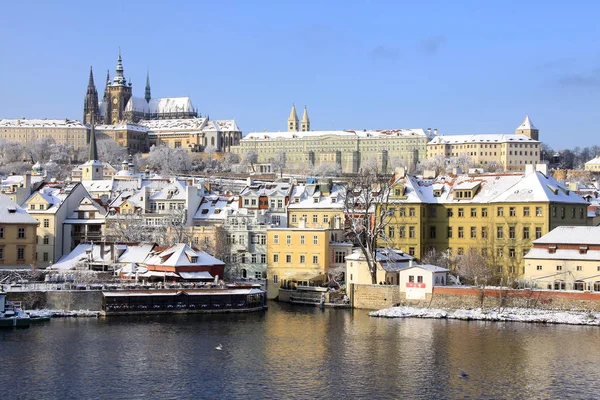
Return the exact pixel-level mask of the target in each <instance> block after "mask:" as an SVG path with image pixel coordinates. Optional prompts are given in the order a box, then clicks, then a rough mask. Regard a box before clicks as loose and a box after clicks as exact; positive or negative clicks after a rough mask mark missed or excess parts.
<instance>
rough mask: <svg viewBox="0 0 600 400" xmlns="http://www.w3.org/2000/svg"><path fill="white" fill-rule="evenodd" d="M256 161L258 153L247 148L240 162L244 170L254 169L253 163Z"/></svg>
mask: <svg viewBox="0 0 600 400" xmlns="http://www.w3.org/2000/svg"><path fill="white" fill-rule="evenodd" d="M257 162H258V154H257V153H256V152H255V151H254V150H248V151H247V152H246V153H245V154H244V155H243V157H242V160H241V161H240V164H241V166H242V168H244V169H245V170H246V171H248V170H250V171H254V164H256V163H257Z"/></svg>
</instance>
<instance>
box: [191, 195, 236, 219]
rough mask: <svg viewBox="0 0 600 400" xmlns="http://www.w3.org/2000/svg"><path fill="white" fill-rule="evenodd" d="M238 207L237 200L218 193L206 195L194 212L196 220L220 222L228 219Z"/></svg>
mask: <svg viewBox="0 0 600 400" xmlns="http://www.w3.org/2000/svg"><path fill="white" fill-rule="evenodd" d="M234 208H235V209H237V208H238V204H237V202H234V201H233V199H231V198H228V197H222V196H218V195H209V196H204V198H203V199H202V202H201V203H200V206H199V207H198V210H197V211H196V213H195V214H194V220H196V221H212V222H219V221H224V220H226V219H227V216H228V215H229V214H230V213H231V212H233V211H232V210H233V209H234Z"/></svg>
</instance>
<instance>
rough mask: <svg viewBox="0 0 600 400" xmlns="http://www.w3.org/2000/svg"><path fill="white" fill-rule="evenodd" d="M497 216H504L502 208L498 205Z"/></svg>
mask: <svg viewBox="0 0 600 400" xmlns="http://www.w3.org/2000/svg"><path fill="white" fill-rule="evenodd" d="M498 216H499V217H503V216H504V209H503V208H502V207H498Z"/></svg>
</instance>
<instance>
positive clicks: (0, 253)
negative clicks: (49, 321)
mask: <svg viewBox="0 0 600 400" xmlns="http://www.w3.org/2000/svg"><path fill="white" fill-rule="evenodd" d="M0 260H4V247H0ZM599 268H600V267H599Z"/></svg>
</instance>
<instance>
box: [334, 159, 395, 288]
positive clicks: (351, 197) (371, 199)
mask: <svg viewBox="0 0 600 400" xmlns="http://www.w3.org/2000/svg"><path fill="white" fill-rule="evenodd" d="M392 183H393V182H392V181H391V176H390V175H386V174H382V173H380V172H379V171H378V170H377V168H370V169H363V170H362V172H361V174H359V175H358V176H357V177H355V178H354V179H352V180H350V181H349V182H347V183H346V187H345V198H344V211H345V214H346V236H347V237H349V238H350V239H351V240H352V241H353V242H354V243H355V245H356V246H358V247H359V248H360V250H361V252H362V254H363V255H364V257H365V259H366V262H367V266H368V268H369V273H370V274H371V281H372V283H373V284H376V283H377V256H376V255H377V248H378V247H381V246H382V245H383V244H387V243H389V242H390V238H388V237H387V235H386V233H385V231H386V227H387V226H388V225H389V224H390V221H391V219H392V212H391V211H392V210H391V208H392V207H390V206H391V203H390V196H391V195H392V192H393V185H392Z"/></svg>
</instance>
